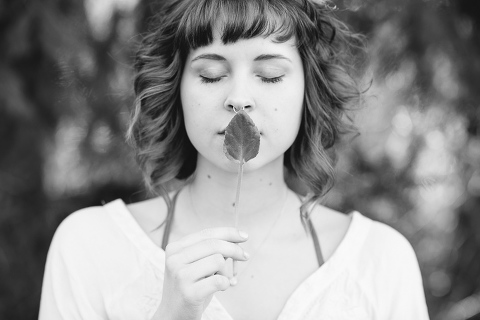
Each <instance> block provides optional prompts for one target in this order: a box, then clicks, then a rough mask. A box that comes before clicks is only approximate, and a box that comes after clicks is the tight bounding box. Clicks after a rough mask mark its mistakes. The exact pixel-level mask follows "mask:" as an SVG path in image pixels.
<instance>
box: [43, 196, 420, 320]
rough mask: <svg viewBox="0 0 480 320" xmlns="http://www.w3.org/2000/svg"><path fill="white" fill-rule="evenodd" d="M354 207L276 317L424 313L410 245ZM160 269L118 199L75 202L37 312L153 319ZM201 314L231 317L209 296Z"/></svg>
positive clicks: (337, 319)
mask: <svg viewBox="0 0 480 320" xmlns="http://www.w3.org/2000/svg"><path fill="white" fill-rule="evenodd" d="M352 214H353V217H352V221H351V223H350V226H349V229H348V231H347V233H346V235H345V237H344V239H343V240H342V242H341V243H340V245H339V247H338V248H337V250H336V251H335V253H334V254H333V255H332V256H331V257H330V259H328V260H327V261H326V262H325V263H324V264H323V265H322V266H321V267H320V268H319V269H318V270H317V271H315V272H314V273H313V274H311V275H310V276H309V277H308V278H307V279H306V280H305V281H303V282H302V283H301V284H300V285H299V286H298V287H297V289H296V290H295V291H294V292H293V293H292V295H291V296H290V298H289V299H288V301H287V303H286V304H285V306H284V308H283V310H282V312H281V314H280V316H279V317H278V319H279V320H300V319H302V320H307V319H312V320H313V319H322V320H351V319H355V320H363V319H371V320H387V319H392V320H395V319H398V320H405V319H415V320H427V319H429V317H428V312H427V307H426V303H425V295H424V292H423V285H422V278H421V274H420V270H419V267H418V262H417V259H416V256H415V253H414V251H413V249H412V247H411V245H410V244H409V243H408V241H407V240H406V239H405V238H404V237H403V236H402V235H401V234H400V233H398V232H397V231H395V230H394V229H392V228H391V227H389V226H387V225H385V224H382V223H380V222H376V221H373V220H371V219H369V218H367V217H365V216H363V215H361V214H360V213H358V212H354V213H352ZM164 271H165V252H164V251H163V250H162V249H161V248H159V247H158V246H156V245H155V244H154V243H153V241H152V240H151V239H150V238H149V237H148V236H147V235H146V234H145V232H144V231H143V230H142V229H141V227H140V226H139V225H138V224H137V222H136V220H135V219H134V218H133V216H132V215H131V214H130V212H129V211H128V209H127V207H126V205H125V203H124V202H123V201H122V200H115V201H113V202H111V203H109V204H107V205H105V206H103V207H91V208H86V209H82V210H79V211H77V212H75V213H73V214H71V215H70V216H69V217H68V218H66V219H65V220H64V221H63V222H62V223H61V225H60V226H59V227H58V229H57V231H56V233H55V236H54V238H53V240H52V244H51V246H50V250H49V253H48V258H47V264H46V269H45V276H44V280H43V289H42V298H41V305H40V318H39V319H40V320H57V319H58V320H60V319H62V320H74V319H75V320H80V319H82V320H100V319H110V320H140V319H145V320H147V319H151V318H152V317H153V314H154V313H155V311H156V310H157V308H158V306H159V304H160V301H161V298H162V287H163V276H164ZM202 320H233V319H232V317H231V316H230V315H229V314H228V312H227V310H226V309H225V308H224V307H223V306H222V304H221V303H220V301H219V300H218V299H216V298H215V296H214V297H213V299H212V301H211V303H210V305H209V306H208V307H207V309H206V310H205V312H204V314H203V317H202Z"/></svg>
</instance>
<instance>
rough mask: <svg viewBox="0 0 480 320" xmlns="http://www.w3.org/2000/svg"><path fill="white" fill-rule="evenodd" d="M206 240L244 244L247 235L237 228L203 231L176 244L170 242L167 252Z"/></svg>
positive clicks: (173, 251)
mask: <svg viewBox="0 0 480 320" xmlns="http://www.w3.org/2000/svg"><path fill="white" fill-rule="evenodd" d="M206 239H219V240H225V241H229V242H234V243H241V242H245V241H247V239H248V235H247V233H245V232H242V231H239V230H238V229H237V228H232V227H221V228H210V229H203V230H201V231H199V232H196V233H193V234H190V235H188V236H186V237H184V238H182V239H180V240H178V241H176V242H172V243H170V244H169V245H168V246H167V249H168V250H167V251H169V252H170V253H175V252H177V251H179V250H182V249H183V248H186V247H189V246H191V245H193V244H195V243H197V242H200V241H202V240H206Z"/></svg>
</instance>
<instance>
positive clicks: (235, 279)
mask: <svg viewBox="0 0 480 320" xmlns="http://www.w3.org/2000/svg"><path fill="white" fill-rule="evenodd" d="M237 282H238V281H237V278H235V277H233V278H231V279H230V285H231V286H235V285H237Z"/></svg>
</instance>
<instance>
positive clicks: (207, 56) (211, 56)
mask: <svg viewBox="0 0 480 320" xmlns="http://www.w3.org/2000/svg"><path fill="white" fill-rule="evenodd" d="M200 59H207V60H215V61H227V59H225V58H224V57H222V56H219V55H218V54H213V53H205V54H201V55H199V56H197V57H195V58H193V59H192V62H193V61H197V60H200Z"/></svg>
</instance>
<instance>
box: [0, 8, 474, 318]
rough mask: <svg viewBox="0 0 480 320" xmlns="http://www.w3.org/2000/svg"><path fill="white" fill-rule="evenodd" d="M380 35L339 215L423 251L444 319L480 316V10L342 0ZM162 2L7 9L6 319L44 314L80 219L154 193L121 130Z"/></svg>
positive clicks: (2, 122)
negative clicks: (62, 228) (142, 46)
mask: <svg viewBox="0 0 480 320" xmlns="http://www.w3.org/2000/svg"><path fill="white" fill-rule="evenodd" d="M334 2H335V4H336V5H337V6H338V7H339V11H338V13H339V15H340V16H341V17H342V18H343V19H344V20H345V21H347V22H348V23H349V24H350V25H352V26H353V28H354V29H355V30H357V31H359V32H362V33H364V34H365V35H366V36H367V39H368V46H367V51H368V56H369V60H368V61H367V63H366V64H364V65H363V66H360V67H362V68H365V69H366V70H367V77H366V81H367V82H368V80H370V79H373V82H372V85H371V87H370V90H369V91H368V92H367V94H366V96H365V102H366V103H365V106H364V107H363V108H362V109H361V110H359V111H358V113H357V114H356V122H357V125H358V127H359V131H360V133H361V134H360V136H359V137H357V138H355V139H353V140H352V139H351V140H348V141H345V142H344V143H343V144H341V145H340V147H339V153H340V161H339V163H338V184H337V186H336V187H335V189H334V190H332V192H331V193H330V194H329V195H328V196H327V198H326V202H327V204H329V205H330V206H332V207H334V208H337V209H339V210H342V211H347V210H350V209H356V210H358V211H360V212H362V213H364V214H365V215H368V216H370V217H372V218H374V219H377V220H380V221H384V222H385V223H387V224H389V225H392V226H393V227H395V228H396V229H397V230H399V231H400V232H401V233H403V234H404V235H405V236H406V237H407V238H408V239H409V240H410V242H411V243H412V245H413V246H414V248H415V250H416V253H417V256H418V259H419V262H420V266H421V269H422V274H423V277H424V285H425V293H426V297H427V301H428V306H429V311H430V316H431V317H432V319H439V320H443V319H452V320H454V319H467V318H470V317H472V318H473V317H474V316H475V315H476V314H479V313H480V276H479V275H480V233H479V232H478V231H479V230H480V210H479V208H480V90H479V89H478V83H480V32H479V27H480V2H478V1H472V0H429V1H422V0H337V1H334ZM153 3H154V1H153V0H150V1H137V0H108V1H107V0H102V1H95V0H84V1H78V0H77V1H74V0H43V1H34V0H17V1H13V0H0V46H1V48H2V50H0V75H1V81H0V283H1V284H2V285H1V286H0V318H1V319H36V318H37V314H38V303H39V298H40V290H41V282H42V276H43V267H44V263H45V258H46V253H47V250H48V246H49V243H50V241H51V238H52V235H53V233H54V231H55V229H56V227H57V226H58V224H59V223H60V222H61V220H62V219H64V218H65V217H66V216H67V215H68V214H69V213H71V212H73V211H75V210H77V209H79V208H81V207H85V206H91V205H99V204H101V203H102V202H108V201H111V200H113V199H115V198H122V199H124V200H125V201H126V202H132V201H137V200H140V199H143V198H145V197H146V195H145V194H144V192H143V187H142V182H141V178H140V172H139V171H138V169H137V168H136V166H135V163H134V161H133V158H132V155H131V151H130V150H129V149H128V148H127V147H126V145H125V143H124V139H123V135H124V132H125V128H126V123H127V119H128V115H129V110H130V108H129V106H130V105H131V104H132V67H131V66H132V57H133V53H134V50H135V46H136V44H137V43H138V40H139V39H138V34H140V33H141V32H143V30H145V25H146V21H148V17H149V16H151V14H152V12H154V11H155V10H154V7H153V6H152V4H153Z"/></svg>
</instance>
